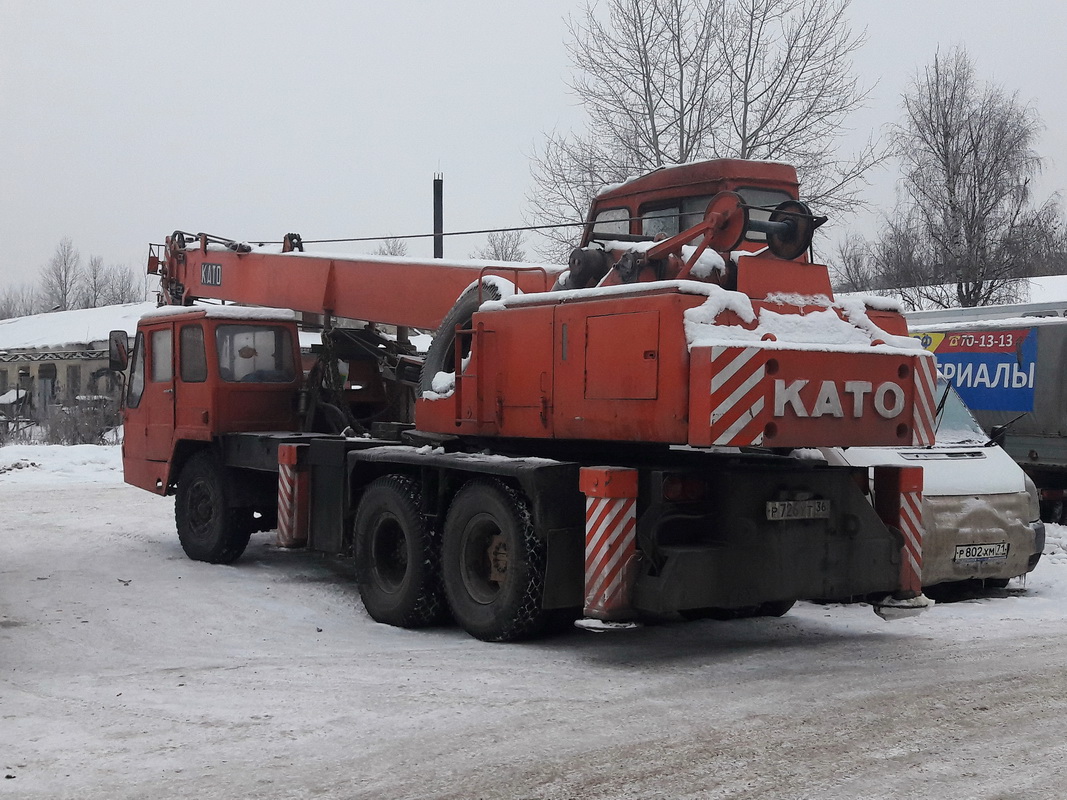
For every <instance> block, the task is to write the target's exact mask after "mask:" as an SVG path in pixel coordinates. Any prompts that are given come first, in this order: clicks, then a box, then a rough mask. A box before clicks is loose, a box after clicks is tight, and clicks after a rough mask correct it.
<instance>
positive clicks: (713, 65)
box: [529, 0, 878, 256]
mask: <svg viewBox="0 0 1067 800" xmlns="http://www.w3.org/2000/svg"><path fill="white" fill-rule="evenodd" d="M848 4H849V0H834V1H833V2H821V3H809V2H804V0H698V1H697V2H693V0H608V2H607V3H606V4H605V7H606V8H605V14H606V16H604V15H601V14H600V13H599V12H598V8H597V6H595V5H594V4H592V3H589V2H587V3H586V5H585V6H584V8H583V11H582V16H581V18H580V19H578V20H577V21H575V20H574V19H572V20H571V21H570V24H569V34H570V41H569V43H568V50H569V52H570V56H571V60H572V62H573V64H574V67H575V71H576V72H575V74H576V77H575V78H574V80H573V82H572V84H571V88H572V89H573V91H574V92H575V94H576V95H577V96H578V98H579V100H580V101H581V103H582V105H583V107H584V108H585V110H586V112H587V114H588V117H589V120H588V124H587V125H586V130H587V132H586V133H580V134H561V133H558V132H556V133H552V134H550V135H548V136H547V138H546V142H545V144H544V146H543V148H542V149H541V150H540V152H538V153H535V155H534V159H533V169H532V172H533V189H532V192H531V195H530V198H529V200H530V203H531V208H532V210H533V215H534V216H535V217H536V220H537V222H538V223H541V224H545V223H548V224H553V223H558V224H561V225H563V224H566V223H574V222H576V221H579V220H581V219H582V218H583V217H584V215H585V212H586V209H587V208H588V205H589V201H590V200H591V199H592V196H593V195H594V194H595V193H596V192H597V191H599V190H600V189H601V188H602V187H603V186H604V185H606V184H611V183H616V182H619V181H621V180H624V179H625V178H626V177H628V176H630V175H634V174H638V173H642V172H647V171H649V170H651V169H655V168H656V167H659V166H663V165H666V164H675V163H684V162H687V161H693V160H697V159H704V158H713V157H736V158H762V159H772V160H781V161H789V162H791V163H793V164H794V165H795V166H796V167H797V169H798V172H799V173H800V177H801V180H802V181H803V182H804V184H805V186H806V187H807V188H806V196H807V197H809V198H810V199H814V200H816V201H818V202H819V203H820V204H821V205H822V206H823V207H827V206H829V207H831V208H839V207H841V206H844V205H847V204H849V203H852V202H854V200H855V197H854V195H855V192H856V190H857V183H858V181H859V179H860V177H861V176H862V174H863V173H864V172H865V171H866V170H867V169H868V168H869V167H870V166H871V165H872V164H873V163H874V162H875V161H876V160H877V159H878V154H876V153H875V149H874V147H873V146H872V145H870V144H868V146H867V147H866V148H865V149H864V150H863V151H862V152H861V153H860V154H858V155H857V156H856V157H854V158H853V159H843V158H840V157H839V156H838V154H837V139H838V136H839V134H840V133H841V132H842V125H843V122H844V120H845V118H846V117H847V115H848V114H849V113H850V112H852V111H854V110H856V109H857V108H859V107H860V106H862V105H863V103H864V102H865V100H866V97H867V92H866V91H865V90H863V89H862V88H860V86H859V85H858V83H857V82H856V80H855V79H854V78H852V77H851V55H852V53H853V52H854V51H855V50H856V48H858V47H859V46H860V45H861V44H862V42H863V35H862V34H854V33H853V32H852V30H851V28H850V27H849V24H848V20H847V18H846V15H845V12H846V10H847V8H848ZM549 238H550V239H551V240H552V244H550V245H549V246H548V247H547V248H544V250H545V254H546V255H553V256H554V255H558V252H559V251H560V250H562V249H563V247H564V246H565V245H566V244H568V243H572V242H573V238H574V237H573V232H572V231H570V230H569V229H567V228H561V229H560V230H559V232H558V233H556V234H555V235H550V236H549Z"/></svg>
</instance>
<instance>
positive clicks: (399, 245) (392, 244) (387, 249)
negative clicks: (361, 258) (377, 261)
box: [373, 237, 408, 256]
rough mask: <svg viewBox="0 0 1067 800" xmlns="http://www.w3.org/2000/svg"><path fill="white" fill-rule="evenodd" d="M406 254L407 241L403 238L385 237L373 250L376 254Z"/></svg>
mask: <svg viewBox="0 0 1067 800" xmlns="http://www.w3.org/2000/svg"><path fill="white" fill-rule="evenodd" d="M407 254H408V243H407V242H405V241H404V240H403V239H395V238H392V237H390V238H388V239H385V240H384V241H383V242H382V243H381V244H380V245H378V247H377V248H376V249H375V250H374V253H373V255H376V256H406V255H407Z"/></svg>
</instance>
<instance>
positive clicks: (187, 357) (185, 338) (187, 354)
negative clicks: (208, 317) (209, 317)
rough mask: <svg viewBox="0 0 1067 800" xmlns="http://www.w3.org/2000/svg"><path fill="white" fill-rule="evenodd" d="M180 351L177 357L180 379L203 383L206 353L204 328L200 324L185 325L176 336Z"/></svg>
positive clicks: (205, 372) (205, 370) (205, 378)
mask: <svg viewBox="0 0 1067 800" xmlns="http://www.w3.org/2000/svg"><path fill="white" fill-rule="evenodd" d="M178 340H179V342H180V343H181V352H180V355H179V357H178V362H179V364H180V369H181V376H182V380H183V381H185V382H186V383H203V382H204V381H206V380H207V355H206V354H205V352H204V329H203V327H201V326H200V325H185V326H183V327H182V331H181V334H180V335H179V337H178Z"/></svg>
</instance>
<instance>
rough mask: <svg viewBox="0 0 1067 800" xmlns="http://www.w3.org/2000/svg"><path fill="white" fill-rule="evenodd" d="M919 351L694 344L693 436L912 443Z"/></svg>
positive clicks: (753, 441)
mask: <svg viewBox="0 0 1067 800" xmlns="http://www.w3.org/2000/svg"><path fill="white" fill-rule="evenodd" d="M919 357H920V356H915V355H907V354H901V355H896V354H886V353H878V352H874V351H872V352H870V353H863V352H858V353H842V352H822V351H807V350H799V351H798V350H784V349H781V350H779V349H775V350H771V349H767V348H763V347H757V346H750V347H745V346H739V347H694V348H693V351H692V359H693V362H692V370H693V382H692V387H691V388H692V399H691V405H690V412H691V417H690V425H689V443H690V444H692V445H695V446H708V445H721V446H738V447H743V446H749V445H760V446H765V447H849V446H854V445H867V446H894V445H897V446H899V445H903V444H911V442H912V439H913V427H912V426H913V421H914V416H913V415H914V404H915V391H916V390H915V383H914V370H915V368H916V359H917V358H919Z"/></svg>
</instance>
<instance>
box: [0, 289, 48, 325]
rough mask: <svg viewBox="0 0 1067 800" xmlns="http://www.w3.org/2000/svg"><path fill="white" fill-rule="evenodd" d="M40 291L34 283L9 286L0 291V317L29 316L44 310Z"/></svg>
mask: <svg viewBox="0 0 1067 800" xmlns="http://www.w3.org/2000/svg"><path fill="white" fill-rule="evenodd" d="M41 306H42V301H41V295H40V292H38V291H37V287H36V286H34V285H33V284H32V283H22V284H17V285H14V286H9V287H8V288H7V289H5V290H3V291H2V292H0V319H10V318H11V317H29V316H32V315H33V314H39V313H41V311H42V308H41Z"/></svg>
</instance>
